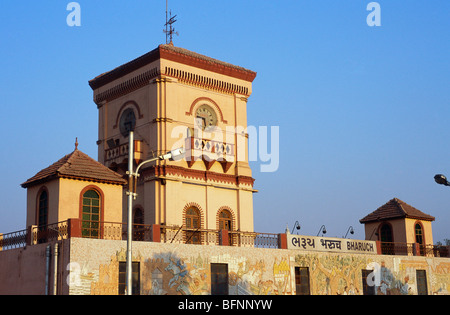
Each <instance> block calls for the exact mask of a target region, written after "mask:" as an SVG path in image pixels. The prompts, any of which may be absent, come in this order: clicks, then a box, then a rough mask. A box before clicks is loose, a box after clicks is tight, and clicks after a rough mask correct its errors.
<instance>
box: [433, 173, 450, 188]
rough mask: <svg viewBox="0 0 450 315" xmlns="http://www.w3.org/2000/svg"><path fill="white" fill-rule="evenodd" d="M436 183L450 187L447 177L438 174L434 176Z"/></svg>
mask: <svg viewBox="0 0 450 315" xmlns="http://www.w3.org/2000/svg"><path fill="white" fill-rule="evenodd" d="M434 181H435V182H436V183H438V184H439V185H444V186H450V183H449V182H448V180H447V177H445V176H444V175H442V174H437V175H435V176H434Z"/></svg>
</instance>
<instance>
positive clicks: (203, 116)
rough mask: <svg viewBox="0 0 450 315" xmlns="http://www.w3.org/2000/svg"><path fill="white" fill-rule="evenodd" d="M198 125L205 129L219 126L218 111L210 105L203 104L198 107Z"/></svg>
mask: <svg viewBox="0 0 450 315" xmlns="http://www.w3.org/2000/svg"><path fill="white" fill-rule="evenodd" d="M195 118H196V123H197V126H199V127H201V128H202V129H203V130H205V129H207V128H209V127H214V126H217V115H216V112H215V111H214V110H213V109H212V108H211V107H210V106H208V105H202V106H200V107H199V108H198V109H197V112H196V115H195Z"/></svg>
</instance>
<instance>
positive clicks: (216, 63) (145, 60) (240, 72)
mask: <svg viewBox="0 0 450 315" xmlns="http://www.w3.org/2000/svg"><path fill="white" fill-rule="evenodd" d="M159 59H166V60H170V61H174V62H178V63H182V64H185V65H188V66H192V67H196V68H200V69H203V70H207V71H211V72H215V73H219V74H223V75H226V76H230V77H233V78H237V79H241V80H244V81H248V82H253V80H254V79H255V78H256V72H254V71H251V70H247V69H245V68H242V67H238V66H235V65H232V64H229V63H226V62H223V61H220V60H216V59H213V58H210V57H207V56H204V55H201V54H198V53H195V52H192V51H189V50H187V49H183V48H180V47H174V46H172V45H159V46H158V47H157V48H156V49H154V50H152V51H150V52H148V53H146V54H145V55H142V56H141V57H138V58H136V59H134V60H132V61H130V62H128V63H126V64H123V65H122V66H119V67H117V68H116V69H114V70H112V71H109V72H106V73H103V74H101V75H99V76H97V77H96V78H94V79H92V80H90V81H89V85H90V87H91V88H92V89H93V90H95V89H98V88H100V87H102V86H104V85H106V84H108V83H111V82H113V81H114V80H117V79H119V78H121V77H123V76H125V75H127V74H129V73H131V72H133V71H135V70H138V69H140V68H142V67H144V66H146V65H148V64H150V63H152V62H154V61H156V60H159Z"/></svg>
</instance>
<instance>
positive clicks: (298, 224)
mask: <svg viewBox="0 0 450 315" xmlns="http://www.w3.org/2000/svg"><path fill="white" fill-rule="evenodd" d="M301 228H302V227H301V226H300V223H298V221H295V223H294V227H293V228H292V232H291V234H294V229H297V231H298V230H300V229H301ZM297 234H298V232H297Z"/></svg>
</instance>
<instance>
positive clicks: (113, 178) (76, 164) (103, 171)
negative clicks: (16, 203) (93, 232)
mask: <svg viewBox="0 0 450 315" xmlns="http://www.w3.org/2000/svg"><path fill="white" fill-rule="evenodd" d="M54 178H74V179H81V180H91V181H96V182H102V183H110V184H120V185H124V184H126V183H127V181H126V180H125V179H123V178H122V176H121V175H119V174H118V173H116V172H114V171H112V170H110V169H109V168H107V167H106V166H104V165H103V164H101V163H99V162H97V161H95V160H94V159H92V158H91V157H89V156H88V155H87V154H85V153H83V152H81V151H79V150H78V149H75V151H73V152H72V153H70V154H68V155H66V156H64V157H63V158H62V159H60V160H59V161H57V162H55V163H53V164H52V165H50V166H49V167H47V168H45V169H43V170H41V171H40V172H38V173H37V174H36V175H35V176H33V177H32V178H30V179H28V180H27V181H26V182H25V183H23V184H22V187H23V188H28V187H30V186H34V185H37V184H40V183H43V182H46V181H49V180H51V179H54Z"/></svg>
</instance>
